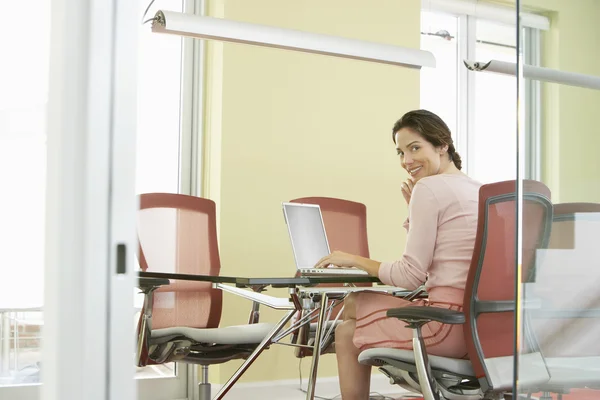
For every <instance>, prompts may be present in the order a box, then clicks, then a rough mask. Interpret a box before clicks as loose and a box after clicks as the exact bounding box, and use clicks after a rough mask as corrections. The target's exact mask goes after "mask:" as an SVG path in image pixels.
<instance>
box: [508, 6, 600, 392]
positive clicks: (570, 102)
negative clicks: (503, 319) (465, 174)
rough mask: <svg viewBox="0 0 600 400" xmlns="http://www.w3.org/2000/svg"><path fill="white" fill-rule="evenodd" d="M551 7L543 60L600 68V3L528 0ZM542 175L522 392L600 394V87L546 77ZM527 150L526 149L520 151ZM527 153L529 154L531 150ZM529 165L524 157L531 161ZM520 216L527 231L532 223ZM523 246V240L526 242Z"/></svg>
mask: <svg viewBox="0 0 600 400" xmlns="http://www.w3.org/2000/svg"><path fill="white" fill-rule="evenodd" d="M521 3H522V7H523V8H525V7H527V8H528V9H529V8H533V9H537V10H540V11H541V12H545V13H546V15H548V16H549V17H550V18H551V25H550V30H548V31H544V32H542V42H543V43H544V46H543V47H542V53H541V63H542V65H541V66H542V67H547V68H552V69H556V70H560V71H566V72H576V73H582V74H587V75H592V76H600V57H599V56H598V52H597V46H598V42H597V40H598V39H597V38H598V37H600V27H599V26H598V23H597V16H598V15H599V13H600V4H599V3H598V2H597V1H587V0H584V1H578V2H570V1H565V0H557V1H553V2H544V1H539V0H526V1H522V2H521ZM540 101H541V113H542V114H541V118H540V121H541V138H542V146H541V148H540V149H539V150H540V155H541V180H542V182H543V183H544V184H546V185H547V186H548V188H549V190H550V191H551V200H552V203H553V218H552V222H551V229H550V230H549V231H548V235H547V236H548V244H547V245H544V243H542V242H540V243H538V245H537V246H536V249H535V250H536V258H535V265H534V267H535V274H534V275H533V276H531V277H528V279H524V280H523V282H522V286H521V287H522V292H523V298H522V301H521V302H520V304H519V308H520V310H521V312H522V315H523V323H522V330H521V331H519V334H520V338H521V345H520V348H519V350H520V356H519V370H518V376H519V380H518V381H517V384H518V388H517V389H518V392H519V393H522V394H527V395H531V396H532V397H539V398H543V399H560V398H564V399H565V400H567V399H573V400H583V399H597V398H600V340H598V338H600V291H599V290H598V287H599V284H600V254H599V252H600V247H599V246H598V240H597V238H598V236H599V235H598V234H599V232H600V189H599V188H600V185H599V183H600V161H599V158H598V156H597V153H598V147H599V145H600V135H599V134H600V132H599V128H598V122H597V121H598V104H600V91H598V90H594V89H585V88H580V87H572V86H567V85H561V84H555V83H546V82H542V83H541V98H540ZM520 150H521V149H520ZM529 156H530V155H529V153H526V157H529ZM525 161H526V163H527V161H528V160H527V159H526V160H525ZM526 217H527V216H524V217H523V222H524V223H523V238H525V237H527V235H528V234H529V232H530V231H531V229H532V228H533V227H532V226H530V225H529V224H527V223H526ZM523 247H524V246H523ZM532 351H539V352H540V353H541V354H542V355H543V360H542V362H541V364H542V365H543V366H544V367H545V369H546V371H547V377H546V379H545V380H542V381H540V382H538V383H537V384H536V385H531V384H528V382H527V380H523V379H522V377H523V376H526V374H528V373H529V371H530V370H531V366H530V365H528V364H527V362H526V361H525V360H526V356H527V355H528V354H530V353H531V352H532Z"/></svg>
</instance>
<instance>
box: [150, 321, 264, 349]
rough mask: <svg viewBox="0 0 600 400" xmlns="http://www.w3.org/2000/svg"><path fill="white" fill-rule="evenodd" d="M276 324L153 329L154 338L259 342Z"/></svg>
mask: <svg viewBox="0 0 600 400" xmlns="http://www.w3.org/2000/svg"><path fill="white" fill-rule="evenodd" d="M274 327H275V325H274V324H269V323H265V322H263V323H259V324H247V325H235V326H228V327H225V328H205V329H202V328H189V327H184V326H180V327H173V328H163V329H153V330H152V336H151V337H152V339H153V341H154V340H157V339H158V340H160V338H165V337H174V336H183V337H185V338H188V339H191V340H193V341H195V342H198V343H214V344H258V343H260V342H261V341H262V340H263V339H264V338H265V336H267V335H268V334H269V332H271V330H273V328H274Z"/></svg>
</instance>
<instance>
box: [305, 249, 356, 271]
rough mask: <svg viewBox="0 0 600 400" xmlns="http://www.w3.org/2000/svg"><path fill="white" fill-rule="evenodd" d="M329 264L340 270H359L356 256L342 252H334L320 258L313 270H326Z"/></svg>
mask: <svg viewBox="0 0 600 400" xmlns="http://www.w3.org/2000/svg"><path fill="white" fill-rule="evenodd" d="M329 264H333V265H335V266H336V267H340V268H351V267H356V268H360V266H359V265H358V262H357V259H356V256H355V255H353V254H348V253H344V252H343V251H334V252H333V253H331V254H329V255H327V256H325V257H323V258H321V259H320V260H319V262H318V263H317V264H316V265H315V268H327V267H328V266H329Z"/></svg>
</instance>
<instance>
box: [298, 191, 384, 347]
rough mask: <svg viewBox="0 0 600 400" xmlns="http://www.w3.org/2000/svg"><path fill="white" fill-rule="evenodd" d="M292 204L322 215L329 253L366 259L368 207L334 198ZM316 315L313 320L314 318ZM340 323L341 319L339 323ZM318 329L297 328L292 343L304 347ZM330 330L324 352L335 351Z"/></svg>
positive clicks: (335, 310) (336, 310)
mask: <svg viewBox="0 0 600 400" xmlns="http://www.w3.org/2000/svg"><path fill="white" fill-rule="evenodd" d="M291 202H292V203H305V204H318V205H319V207H320V208H321V214H322V215H323V224H324V225H325V231H326V232H327V241H328V242H329V248H330V249H331V251H335V250H339V251H344V252H347V253H350V254H357V255H359V256H362V257H366V258H369V240H368V238H367V207H366V206H365V205H364V204H362V203H357V202H354V201H350V200H343V199H337V198H332V197H302V198H298V199H294V200H291ZM318 286H329V287H339V286H340V285H339V284H321V285H318ZM356 286H365V287H369V286H372V284H371V283H359V284H356ZM341 306H342V305H341V304H338V305H336V306H335V307H334V308H333V311H332V313H331V315H332V316H336V315H338V313H339V312H340V310H341ZM316 316H317V315H316V314H315V318H316ZM302 317H306V311H303V312H302V313H301V314H300V315H298V316H297V317H296V320H299V319H301V318H302ZM338 322H341V320H338V321H337V322H336V324H337V323H338ZM332 323H333V321H329V322H328V326H327V329H328V330H329V329H330V328H331V324H332ZM316 330H317V324H316V323H315V322H313V323H310V324H306V325H304V326H302V327H301V328H300V329H298V330H297V331H296V332H295V333H294V334H293V335H292V343H293V344H301V345H307V344H309V343H310V341H311V340H314V338H315V333H316ZM334 331H335V328H333V329H331V332H332V340H330V344H329V345H328V346H327V347H326V348H324V349H323V351H324V352H325V353H331V352H334V351H335V350H334V342H333V332H334ZM295 355H296V357H298V358H303V357H306V356H310V355H312V349H310V348H307V347H296V348H295Z"/></svg>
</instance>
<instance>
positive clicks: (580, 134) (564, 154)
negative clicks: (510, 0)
mask: <svg viewBox="0 0 600 400" xmlns="http://www.w3.org/2000/svg"><path fill="white" fill-rule="evenodd" d="M524 4H525V5H526V6H531V7H533V8H536V9H539V10H545V11H547V15H548V16H550V18H551V29H550V31H548V32H545V33H544V34H543V36H542V42H543V43H542V46H543V47H542V52H543V53H542V54H543V59H542V66H544V67H549V68H555V69H560V70H563V71H569V72H578V73H583V74H590V75H595V76H600V25H599V24H598V17H600V1H598V0H577V1H572V0H525V1H524ZM542 96H543V99H542V101H543V103H544V109H543V115H544V117H543V125H544V128H543V129H544V131H543V155H544V158H543V161H544V164H543V176H542V179H543V180H544V182H546V183H547V184H548V185H549V186H550V188H551V190H552V197H553V201H555V202H572V201H593V202H600V185H599V183H600V174H599V172H600V157H598V149H600V130H599V129H598V117H599V114H598V110H599V109H600V91H598V90H591V89H583V88H577V87H569V86H566V85H558V84H543V85H542Z"/></svg>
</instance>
